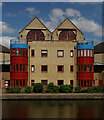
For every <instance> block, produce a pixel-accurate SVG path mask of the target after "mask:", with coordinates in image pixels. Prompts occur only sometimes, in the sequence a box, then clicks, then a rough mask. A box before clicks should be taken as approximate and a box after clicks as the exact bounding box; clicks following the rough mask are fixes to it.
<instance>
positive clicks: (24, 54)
mask: <svg viewBox="0 0 104 120" xmlns="http://www.w3.org/2000/svg"><path fill="white" fill-rule="evenodd" d="M23 56H25V49H24V48H23Z"/></svg>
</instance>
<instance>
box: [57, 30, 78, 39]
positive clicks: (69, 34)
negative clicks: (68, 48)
mask: <svg viewBox="0 0 104 120" xmlns="http://www.w3.org/2000/svg"><path fill="white" fill-rule="evenodd" d="M59 40H72V41H74V40H76V35H75V33H74V32H73V31H72V30H63V31H62V32H60V34H59Z"/></svg>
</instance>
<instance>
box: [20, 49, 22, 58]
mask: <svg viewBox="0 0 104 120" xmlns="http://www.w3.org/2000/svg"><path fill="white" fill-rule="evenodd" d="M20 56H22V49H21V48H20Z"/></svg>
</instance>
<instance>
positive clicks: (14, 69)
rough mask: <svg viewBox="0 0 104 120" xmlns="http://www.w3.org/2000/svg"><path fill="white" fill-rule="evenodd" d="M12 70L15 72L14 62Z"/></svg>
mask: <svg viewBox="0 0 104 120" xmlns="http://www.w3.org/2000/svg"><path fill="white" fill-rule="evenodd" d="M13 72H15V64H13Z"/></svg>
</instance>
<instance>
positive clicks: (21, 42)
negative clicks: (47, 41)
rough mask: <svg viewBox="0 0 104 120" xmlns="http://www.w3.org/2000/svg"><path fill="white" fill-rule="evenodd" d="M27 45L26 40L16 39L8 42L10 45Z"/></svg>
mask: <svg viewBox="0 0 104 120" xmlns="http://www.w3.org/2000/svg"><path fill="white" fill-rule="evenodd" d="M18 43H19V44H27V43H28V41H27V40H26V39H21V40H18V39H12V40H10V44H18Z"/></svg>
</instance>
